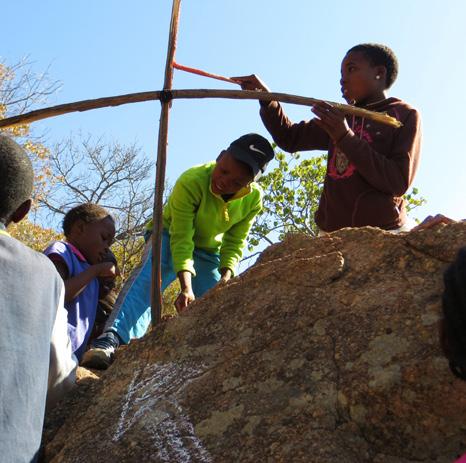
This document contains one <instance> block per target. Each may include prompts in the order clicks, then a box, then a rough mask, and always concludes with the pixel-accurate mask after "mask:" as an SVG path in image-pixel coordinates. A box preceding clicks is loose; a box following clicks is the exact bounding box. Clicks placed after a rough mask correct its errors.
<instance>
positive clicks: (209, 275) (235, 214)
mask: <svg viewBox="0 0 466 463" xmlns="http://www.w3.org/2000/svg"><path fill="white" fill-rule="evenodd" d="M273 157H274V151H273V148H272V146H271V145H270V143H269V142H268V141H267V140H266V139H265V138H264V137H261V136H260V135H257V134H247V135H243V136H242V137H240V138H238V139H237V140H235V141H233V142H232V143H231V145H230V146H229V148H227V149H226V150H223V151H222V152H221V153H220V155H219V156H218V158H217V160H216V161H212V162H209V163H207V164H203V165H200V166H195V167H192V168H191V169H189V170H187V171H186V172H185V173H183V174H182V175H181V176H180V178H179V179H178V181H177V182H176V184H175V186H174V188H173V191H172V193H171V194H170V197H169V199H168V202H167V205H166V206H165V208H164V212H163V227H164V231H163V237H162V256H161V261H162V268H161V270H162V272H161V273H162V291H163V290H164V289H165V288H166V287H167V286H168V285H169V284H170V283H171V282H172V281H173V280H174V279H176V278H177V277H178V280H179V282H180V286H181V292H180V294H179V295H178V297H177V299H176V301H175V307H176V309H177V310H178V311H179V312H181V311H183V310H185V309H186V308H187V307H188V306H189V304H190V303H191V302H192V301H194V299H195V298H196V297H200V296H202V295H203V294H204V293H205V292H206V291H207V290H208V289H210V288H212V287H213V286H214V285H216V284H217V283H218V282H219V280H222V281H228V280H229V279H230V278H231V277H232V276H233V275H234V272H235V269H236V266H237V264H238V262H239V260H240V259H241V256H242V250H243V248H244V246H245V244H246V239H247V236H248V233H249V230H250V228H251V225H252V223H253V221H254V219H255V217H256V215H257V214H258V213H259V212H260V211H261V209H262V190H261V188H260V187H259V185H258V184H257V183H255V180H257V179H258V178H259V177H260V176H261V174H262V173H263V172H264V171H265V168H266V166H267V164H268V163H269V162H270V161H271V160H272V159H273ZM151 256H152V253H151V250H150V247H148V249H146V251H145V253H144V257H143V262H142V264H141V266H140V267H139V268H138V269H137V271H136V274H135V275H133V277H130V282H129V283H128V284H127V285H125V286H126V287H124V288H123V290H122V291H121V293H120V295H119V297H118V300H117V302H116V304H115V307H114V309H113V312H112V315H111V317H110V319H109V322H108V324H107V327H106V330H105V332H104V333H103V334H102V336H100V337H99V338H97V340H96V341H94V342H93V344H92V348H91V349H90V350H89V351H88V352H86V354H85V355H84V358H83V365H85V366H88V367H93V368H103V369H105V368H107V367H108V366H109V365H110V363H111V362H112V360H113V355H114V352H115V349H117V348H118V346H119V345H120V344H127V343H129V342H130V340H131V339H132V338H139V337H141V336H143V335H144V333H145V332H146V330H147V328H148V326H149V323H150V320H151V310H150V288H151V268H152V264H151V262H152V259H151Z"/></svg>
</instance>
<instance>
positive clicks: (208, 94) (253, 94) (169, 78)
mask: <svg viewBox="0 0 466 463" xmlns="http://www.w3.org/2000/svg"><path fill="white" fill-rule="evenodd" d="M180 5H181V0H173V4H172V13H171V21H170V31H169V38H168V48H167V59H166V64H165V75H164V85H163V90H162V91H150V92H140V93H131V94H127V95H119V96H111V97H105V98H97V99H94V100H83V101H77V102H74V103H68V104H62V105H57V106H53V107H49V108H44V109H38V110H35V111H31V112H28V113H26V114H22V115H19V116H13V117H9V118H6V119H3V120H0V128H3V127H10V126H13V125H19V124H29V123H32V122H36V121H39V120H42V119H46V118H50V117H55V116H60V115H64V114H69V113H72V112H78V111H79V112H81V111H89V110H92V109H98V108H105V107H110V106H119V105H123V104H129V103H139V102H143V101H151V100H159V101H160V102H161V104H162V108H161V114H160V122H159V134H158V146H157V165H156V178H155V195H154V209H153V217H152V219H153V233H152V285H151V315H152V324H153V325H156V324H158V323H159V322H160V320H161V316H162V291H161V279H162V275H161V246H162V232H163V224H162V212H163V191H164V184H165V170H166V159H167V143H168V120H169V112H170V107H171V100H174V99H182V98H185V99H193V98H227V99H238V100H261V101H279V102H283V103H292V104H298V105H304V106H313V105H315V104H316V103H320V102H322V101H325V100H318V99H316V98H309V97H303V96H299V95H290V94H287V93H276V92H260V91H250V90H211V89H191V90H172V83H173V69H174V67H178V68H180V69H181V68H183V66H180V65H176V64H175V66H174V60H175V51H176V42H177V34H178V24H179V12H180ZM205 74H206V75H207V76H208V75H209V73H205ZM212 76H215V75H212ZM216 78H218V76H217V77H216ZM223 80H227V81H229V82H230V81H231V82H234V81H233V80H232V79H226V78H223ZM327 103H330V104H331V105H333V106H335V107H336V108H338V109H340V110H341V111H343V112H344V113H345V114H347V115H355V116H359V117H365V118H367V119H371V120H374V121H377V122H380V123H382V124H387V125H390V126H392V127H401V125H402V124H401V122H399V121H398V120H397V119H395V118H394V117H391V116H388V115H387V114H385V113H377V112H373V111H368V110H366V109H362V108H357V107H355V106H350V105H345V104H340V103H335V102H331V101H327Z"/></svg>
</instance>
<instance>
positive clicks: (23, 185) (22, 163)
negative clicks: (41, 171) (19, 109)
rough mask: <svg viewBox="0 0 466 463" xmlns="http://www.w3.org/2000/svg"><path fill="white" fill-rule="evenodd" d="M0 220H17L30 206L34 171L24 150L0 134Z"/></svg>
mask: <svg viewBox="0 0 466 463" xmlns="http://www.w3.org/2000/svg"><path fill="white" fill-rule="evenodd" d="M0 172H1V175H2V179H1V181H0V222H2V223H3V224H4V225H8V224H9V223H10V222H19V221H20V220H21V219H22V218H24V217H25V216H26V214H27V213H28V212H29V209H30V207H31V199H30V198H31V194H32V187H33V183H34V171H33V169H32V164H31V161H30V160H29V158H28V156H27V154H26V152H25V151H24V150H23V149H22V148H21V146H19V145H18V144H17V143H16V142H14V141H13V140H12V139H11V138H8V137H6V136H4V135H0Z"/></svg>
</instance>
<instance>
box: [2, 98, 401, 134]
mask: <svg viewBox="0 0 466 463" xmlns="http://www.w3.org/2000/svg"><path fill="white" fill-rule="evenodd" d="M161 95H163V97H167V96H168V97H169V98H172V99H195V98H227V99H235V100H263V101H280V102H282V103H292V104H297V105H303V106H313V105H315V104H316V103H320V102H322V101H326V100H318V99H316V98H309V97H305V96H299V95H290V94H288V93H276V92H258V91H253V90H211V89H192V90H171V91H170V92H169V93H167V92H163V91H153V92H140V93H129V94H127V95H119V96H109V97H105V98H97V99H95V100H83V101H76V102H74V103H67V104H61V105H58V106H51V107H49V108H44V109H37V110H35V111H31V112H28V113H25V114H20V115H19V116H13V117H8V118H6V119H2V120H0V127H9V126H12V125H18V124H30V123H31V122H36V121H40V120H42V119H47V118H49V117H55V116H61V115H63V114H69V113H73V112H82V111H89V110H91V109H98V108H107V107H111V106H120V105H123V104H128V103H141V102H144V101H151V100H160V96H161ZM327 103H330V104H331V105H333V106H335V107H336V108H338V109H340V110H341V111H342V112H344V113H345V114H347V115H355V116H359V117H365V118H367V119H371V120H374V121H377V122H380V123H382V124H387V125H391V126H393V127H401V125H402V124H401V122H399V121H398V120H397V119H395V118H394V117H391V116H388V115H387V114H385V113H377V112H375V111H368V110H367V109H363V108H358V107H357V106H351V105H346V104H341V103H334V102H332V101H327Z"/></svg>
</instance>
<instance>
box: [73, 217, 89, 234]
mask: <svg viewBox="0 0 466 463" xmlns="http://www.w3.org/2000/svg"><path fill="white" fill-rule="evenodd" d="M71 228H72V229H74V230H75V231H76V233H78V234H79V235H81V234H83V233H84V231H85V228H86V222H84V220H81V219H78V220H76V222H75V223H74V224H73V226H72V227H71Z"/></svg>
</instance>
